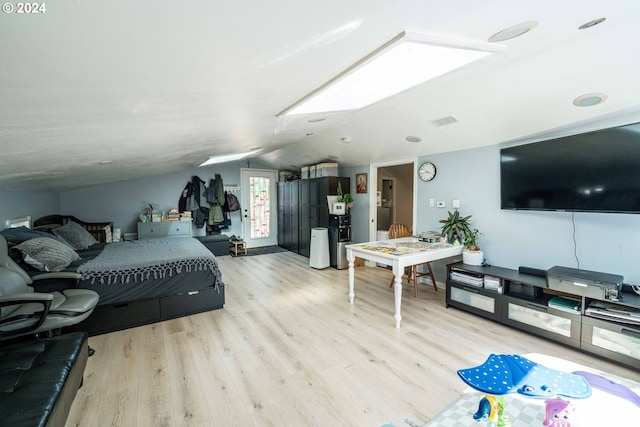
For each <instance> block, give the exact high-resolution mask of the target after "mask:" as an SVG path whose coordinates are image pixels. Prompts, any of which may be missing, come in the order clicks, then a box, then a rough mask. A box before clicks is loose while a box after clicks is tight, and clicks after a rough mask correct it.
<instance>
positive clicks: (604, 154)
mask: <svg viewBox="0 0 640 427" xmlns="http://www.w3.org/2000/svg"><path fill="white" fill-rule="evenodd" d="M500 203H501V208H502V209H528V210H562V211H578V212H616V213H640V123H635V124H629V125H625V126H618V127H614V128H609V129H602V130H598V131H594V132H588V133H583V134H578V135H572V136H567V137H563V138H556V139H550V140H546V141H541V142H535V143H531V144H524V145H518V146H513V147H508V148H503V149H501V150H500Z"/></svg>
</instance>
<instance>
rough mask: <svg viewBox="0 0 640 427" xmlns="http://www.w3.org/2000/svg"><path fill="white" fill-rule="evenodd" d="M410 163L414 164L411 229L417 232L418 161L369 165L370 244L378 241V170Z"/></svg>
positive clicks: (406, 160) (404, 160)
mask: <svg viewBox="0 0 640 427" xmlns="http://www.w3.org/2000/svg"><path fill="white" fill-rule="evenodd" d="M408 163H413V196H412V197H413V215H412V217H413V223H412V224H411V229H412V230H415V229H416V226H417V223H416V217H417V215H418V211H417V209H418V196H417V193H418V192H417V191H416V188H417V182H416V176H418V166H417V165H418V159H417V158H413V159H403V160H393V161H389V162H382V163H372V164H371V165H369V190H370V191H369V239H368V241H369V242H373V241H375V240H376V238H377V237H376V236H377V231H378V224H377V217H378V215H377V212H378V211H377V206H376V194H377V191H378V168H384V167H388V166H398V165H406V164H408Z"/></svg>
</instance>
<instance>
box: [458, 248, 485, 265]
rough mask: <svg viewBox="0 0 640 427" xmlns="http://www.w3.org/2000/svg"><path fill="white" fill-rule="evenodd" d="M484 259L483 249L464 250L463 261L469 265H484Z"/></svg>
mask: <svg viewBox="0 0 640 427" xmlns="http://www.w3.org/2000/svg"><path fill="white" fill-rule="evenodd" d="M483 261H484V252H482V251H468V250H466V249H465V250H463V251H462V262H463V263H465V264H467V265H482V262H483Z"/></svg>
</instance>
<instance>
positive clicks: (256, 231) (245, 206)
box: [240, 169, 278, 248]
mask: <svg viewBox="0 0 640 427" xmlns="http://www.w3.org/2000/svg"><path fill="white" fill-rule="evenodd" d="M240 172H241V174H242V206H241V209H242V238H243V240H244V241H245V242H246V244H247V248H258V247H262V246H273V245H277V244H278V212H277V209H278V205H277V203H278V194H277V191H278V190H277V171H274V170H266V169H241V170H240Z"/></svg>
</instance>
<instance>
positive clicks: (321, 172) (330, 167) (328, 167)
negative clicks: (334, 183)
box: [316, 163, 338, 178]
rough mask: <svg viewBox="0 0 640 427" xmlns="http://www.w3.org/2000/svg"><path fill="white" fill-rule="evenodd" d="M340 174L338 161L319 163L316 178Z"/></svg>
mask: <svg viewBox="0 0 640 427" xmlns="http://www.w3.org/2000/svg"><path fill="white" fill-rule="evenodd" d="M325 176H338V164H337V163H319V164H317V165H316V178H322V177H325Z"/></svg>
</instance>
